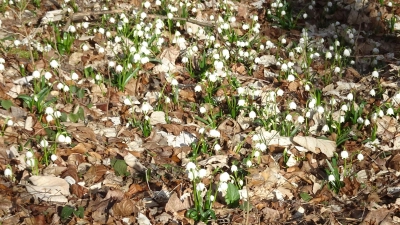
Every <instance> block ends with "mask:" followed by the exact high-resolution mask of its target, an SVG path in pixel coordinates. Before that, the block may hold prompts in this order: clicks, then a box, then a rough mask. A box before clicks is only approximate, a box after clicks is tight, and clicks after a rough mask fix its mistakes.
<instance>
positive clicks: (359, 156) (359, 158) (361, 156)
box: [357, 153, 364, 161]
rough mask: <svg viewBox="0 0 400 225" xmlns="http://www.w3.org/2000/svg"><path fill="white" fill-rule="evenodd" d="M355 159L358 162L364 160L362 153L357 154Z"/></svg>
mask: <svg viewBox="0 0 400 225" xmlns="http://www.w3.org/2000/svg"><path fill="white" fill-rule="evenodd" d="M357 159H358V161H362V160H363V159H364V155H363V154H362V153H358V155H357Z"/></svg>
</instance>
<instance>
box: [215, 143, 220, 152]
mask: <svg viewBox="0 0 400 225" xmlns="http://www.w3.org/2000/svg"><path fill="white" fill-rule="evenodd" d="M214 150H215V151H216V152H218V151H219V150H221V145H219V144H216V145H214Z"/></svg>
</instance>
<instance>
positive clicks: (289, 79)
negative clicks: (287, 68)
mask: <svg viewBox="0 0 400 225" xmlns="http://www.w3.org/2000/svg"><path fill="white" fill-rule="evenodd" d="M287 80H288V81H289V82H293V81H294V80H296V77H295V76H294V75H293V74H289V75H288V77H287Z"/></svg>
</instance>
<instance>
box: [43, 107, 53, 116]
mask: <svg viewBox="0 0 400 225" xmlns="http://www.w3.org/2000/svg"><path fill="white" fill-rule="evenodd" d="M44 113H46V114H47V115H50V114H53V113H54V109H53V108H51V107H47V108H46V110H45V111H44Z"/></svg>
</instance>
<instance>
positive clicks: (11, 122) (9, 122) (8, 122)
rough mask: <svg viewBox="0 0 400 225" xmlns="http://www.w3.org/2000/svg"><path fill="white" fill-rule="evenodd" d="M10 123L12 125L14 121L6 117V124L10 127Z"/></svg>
mask: <svg viewBox="0 0 400 225" xmlns="http://www.w3.org/2000/svg"><path fill="white" fill-rule="evenodd" d="M12 125H14V121H12V119H8V120H7V126H9V127H11V126H12Z"/></svg>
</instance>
